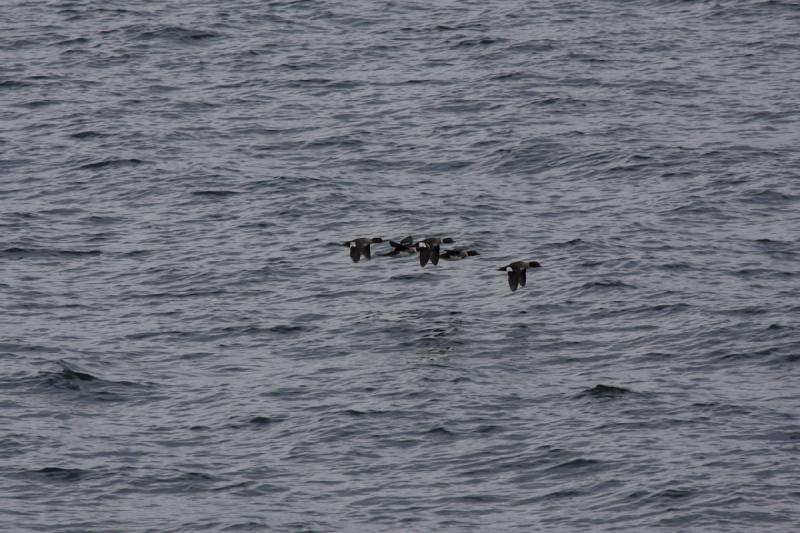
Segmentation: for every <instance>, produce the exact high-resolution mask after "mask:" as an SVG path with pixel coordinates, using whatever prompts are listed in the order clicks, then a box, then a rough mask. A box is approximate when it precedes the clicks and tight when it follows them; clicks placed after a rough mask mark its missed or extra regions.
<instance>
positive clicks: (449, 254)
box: [439, 248, 481, 261]
mask: <svg viewBox="0 0 800 533" xmlns="http://www.w3.org/2000/svg"><path fill="white" fill-rule="evenodd" d="M473 255H481V254H479V253H478V252H476V251H475V250H467V249H466V248H453V249H452V250H445V251H444V252H443V253H441V254H440V255H439V258H440V259H444V260H445V261H458V260H459V259H466V258H467V257H472V256H473Z"/></svg>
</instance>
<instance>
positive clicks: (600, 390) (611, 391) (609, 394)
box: [574, 383, 639, 400]
mask: <svg viewBox="0 0 800 533" xmlns="http://www.w3.org/2000/svg"><path fill="white" fill-rule="evenodd" d="M638 394H639V393H638V392H634V391H632V390H631V389H626V388H625V387H615V386H614V385H603V384H602V383H599V384H597V385H595V386H594V387H591V388H589V389H585V390H582V391H581V392H579V393H578V394H576V395H575V396H574V398H575V399H582V398H588V399H591V400H615V399H617V398H622V397H627V396H633V395H638Z"/></svg>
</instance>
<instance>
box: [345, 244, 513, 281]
mask: <svg viewBox="0 0 800 533" xmlns="http://www.w3.org/2000/svg"><path fill="white" fill-rule="evenodd" d="M361 254H362V255H363V256H364V258H365V259H372V250H370V249H369V244H366V245H364V248H362V249H361ZM523 285H525V284H524V283H523Z"/></svg>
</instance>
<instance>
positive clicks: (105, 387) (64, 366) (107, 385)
mask: <svg viewBox="0 0 800 533" xmlns="http://www.w3.org/2000/svg"><path fill="white" fill-rule="evenodd" d="M56 363H57V364H58V366H59V367H60V368H61V369H60V370H58V371H55V372H53V371H45V372H40V373H39V374H38V375H37V376H35V377H33V378H31V379H30V380H29V381H33V383H35V384H37V385H39V386H40V387H42V388H45V389H49V390H54V391H57V390H62V391H73V392H78V393H80V394H81V395H87V396H90V397H91V398H92V399H93V400H99V401H111V402H115V401H125V400H127V399H128V398H127V395H128V393H127V392H126V391H127V390H129V389H132V388H142V387H150V386H151V385H150V384H145V383H137V382H133V381H114V380H109V379H104V378H101V377H99V376H96V375H95V374H92V373H91V372H89V371H87V370H85V369H83V368H81V367H80V366H78V365H76V364H74V363H70V362H67V361H64V360H63V359H62V360H59V361H56Z"/></svg>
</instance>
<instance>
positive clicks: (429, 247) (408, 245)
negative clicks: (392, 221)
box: [334, 235, 542, 291]
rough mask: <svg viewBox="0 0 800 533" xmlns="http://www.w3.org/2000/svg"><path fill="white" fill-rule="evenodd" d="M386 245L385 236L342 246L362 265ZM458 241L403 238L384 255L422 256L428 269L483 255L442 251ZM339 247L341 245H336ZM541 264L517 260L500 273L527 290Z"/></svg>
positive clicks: (461, 250)
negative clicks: (375, 246) (374, 250)
mask: <svg viewBox="0 0 800 533" xmlns="http://www.w3.org/2000/svg"><path fill="white" fill-rule="evenodd" d="M383 242H386V241H384V240H383V239H382V238H381V237H373V238H371V239H370V238H366V237H361V238H358V239H352V240H349V241H345V242H343V243H341V246H346V247H348V248H350V259H352V260H353V262H354V263H358V262H359V261H360V260H361V258H364V259H366V260H369V259H372V250H371V249H370V246H371V245H372V244H379V243H383ZM454 242H455V241H454V240H453V239H451V238H449V237H445V238H443V239H441V238H438V237H429V238H427V239H423V240H421V241H417V242H414V238H413V237H412V236H411V235H409V236H408V237H406V238H404V239H402V240H401V241H400V242H395V241H392V240H390V241H389V245H390V246H391V247H392V250H391V251H389V252H386V253H384V254H381V255H383V256H387V257H405V256H409V255H413V254H419V265H420V266H421V267H424V266H425V265H427V264H428V262H431V263H433V264H434V265H438V264H439V259H444V260H446V261H458V260H460V259H466V258H467V257H472V256H475V255H480V254H479V253H478V252H476V251H475V250H467V249H466V248H463V247H459V248H452V249H449V250H444V251H442V244H452V243H454ZM334 244H339V243H334ZM540 266H542V265H540V264H539V263H538V262H537V261H514V262H513V263H509V264H507V265H506V266H502V267H500V268H498V269H497V270H499V271H502V272H506V273H507V274H508V286H509V287H510V288H511V290H512V291H516V290H517V288H519V287H524V286H525V284H526V282H527V279H526V278H527V270H528V269H529V268H537V267H540Z"/></svg>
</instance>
